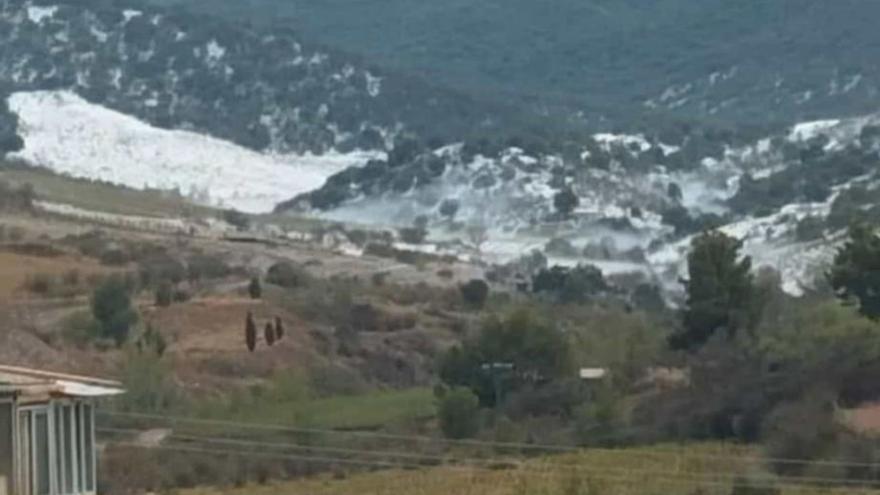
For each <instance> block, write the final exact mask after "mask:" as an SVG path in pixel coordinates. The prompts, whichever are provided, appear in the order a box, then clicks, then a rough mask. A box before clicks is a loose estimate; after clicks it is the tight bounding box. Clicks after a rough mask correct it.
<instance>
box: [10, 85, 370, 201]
mask: <svg viewBox="0 0 880 495" xmlns="http://www.w3.org/2000/svg"><path fill="white" fill-rule="evenodd" d="M9 106H10V108H11V109H12V111H14V112H15V113H17V114H18V116H19V119H20V122H21V124H20V129H21V134H22V138H23V139H24V142H25V147H24V149H23V150H22V151H20V152H18V153H15V154H14V155H13V156H14V157H16V158H19V159H22V160H24V161H26V162H27V163H30V164H33V165H40V166H45V167H47V168H49V169H51V170H54V171H56V172H59V173H62V174H68V175H71V176H74V177H80V178H86V179H96V180H102V181H108V182H112V183H116V184H121V185H126V186H129V187H133V188H143V187H151V188H157V189H167V190H173V189H178V190H181V191H187V190H204V191H209V194H210V201H211V203H213V204H215V205H218V206H224V207H233V208H237V209H239V210H242V211H247V212H255V213H258V212H266V211H271V210H272V208H273V207H274V206H275V205H276V204H277V203H279V202H281V201H283V200H286V199H290V198H292V197H294V196H296V195H297V194H300V193H304V192H308V191H311V190H313V189H316V188H318V187H320V186H321V185H323V184H324V182H325V181H326V179H327V177H329V176H330V175H332V174H334V173H337V172H339V171H341V170H343V169H345V168H347V167H349V166H354V165H361V164H363V163H365V162H366V161H367V160H368V159H369V158H370V156H368V154H366V153H350V154H327V155H323V156H312V155H293V154H290V155H269V154H265V153H259V152H256V151H252V150H249V149H246V148H243V147H240V146H238V145H236V144H233V143H230V142H228V141H223V140H220V139H216V138H212V137H208V136H205V135H202V134H198V133H195V132H188V131H171V130H164V129H158V128H155V127H152V126H150V125H148V124H146V123H144V122H141V121H139V120H137V119H135V118H133V117H131V116H128V115H125V114H122V113H119V112H116V111H113V110H109V109H107V108H104V107H101V106H99V105H94V104H91V103H89V102H87V101H85V100H84V99H82V98H81V97H79V96H77V95H76V94H74V93H71V92H67V91H40V92H20V93H14V94H13V95H11V96H10V97H9Z"/></svg>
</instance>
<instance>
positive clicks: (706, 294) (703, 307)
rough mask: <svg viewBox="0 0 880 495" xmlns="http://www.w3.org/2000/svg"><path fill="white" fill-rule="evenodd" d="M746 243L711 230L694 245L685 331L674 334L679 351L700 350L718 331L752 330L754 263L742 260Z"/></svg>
mask: <svg viewBox="0 0 880 495" xmlns="http://www.w3.org/2000/svg"><path fill="white" fill-rule="evenodd" d="M741 247H742V242H740V241H739V240H737V239H735V238H732V237H729V236H727V235H725V234H724V233H723V232H719V231H710V232H706V233H704V234H702V235H700V236H698V237H696V238H694V240H693V242H692V243H691V252H690V254H688V275H689V278H688V280H685V281H684V282H683V283H684V285H685V289H686V292H687V306H686V308H685V311H684V321H683V324H684V328H683V330H682V331H681V332H679V333H677V334H675V335H673V336H672V337H671V339H670V344H671V345H672V347H673V348H676V349H688V350H692V349H696V348H698V347H700V346H702V345H703V344H705V343H706V342H707V341H708V340H709V339H710V338H711V337H712V336H713V335H714V334H715V333H716V332H718V331H726V332H727V333H728V335H729V336H733V335H734V334H735V333H736V332H737V331H738V330H739V329H741V328H744V327H748V326H750V325H751V323H752V322H753V320H754V317H755V314H756V308H755V300H754V297H753V293H754V287H753V285H754V284H753V277H752V274H751V272H750V270H751V268H752V260H751V258H749V257H744V258H740V256H739V250H740V248H741Z"/></svg>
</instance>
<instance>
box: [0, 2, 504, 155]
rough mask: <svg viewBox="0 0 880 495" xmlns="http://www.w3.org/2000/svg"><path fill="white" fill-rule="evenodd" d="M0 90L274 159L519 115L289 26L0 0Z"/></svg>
mask: <svg viewBox="0 0 880 495" xmlns="http://www.w3.org/2000/svg"><path fill="white" fill-rule="evenodd" d="M0 88H3V90H4V91H6V92H15V91H34V90H71V91H75V92H76V93H77V94H79V95H80V96H82V97H83V98H85V99H86V100H88V101H90V102H92V103H96V104H100V105H104V106H106V107H108V108H111V109H114V110H117V111H120V112H124V113H126V114H129V115H132V116H135V117H138V118H140V119H142V120H145V121H147V122H149V123H151V124H153V125H156V126H159V127H162V128H176V129H189V130H195V131H199V132H204V133H207V134H210V135H212V136H214V137H218V138H222V139H226V140H229V141H232V142H234V143H237V144H240V145H242V146H245V147H248V148H251V149H256V150H266V149H271V150H273V151H276V152H290V151H296V152H306V151H310V152H314V153H323V152H326V151H328V150H331V149H338V150H343V151H347V150H351V149H354V148H360V149H384V148H385V146H386V144H387V142H388V141H392V140H393V138H394V136H395V135H396V134H398V133H400V132H402V131H408V132H414V133H417V134H419V135H423V136H425V137H426V138H430V137H436V138H439V139H445V138H448V137H449V136H460V135H463V134H469V133H476V132H482V131H490V130H491V129H492V128H494V127H497V126H500V125H506V124H500V122H503V121H505V118H506V117H508V116H510V117H511V119H514V117H513V116H514V115H516V113H517V112H515V111H512V110H509V109H506V108H505V107H502V106H493V105H488V104H481V103H479V102H475V101H474V100H473V99H471V98H469V97H467V96H464V95H462V94H459V93H455V92H452V91H447V90H443V89H440V88H437V87H433V86H431V85H429V84H426V83H424V82H421V81H419V80H417V79H413V78H409V77H405V76H398V75H396V74H391V73H388V72H387V71H383V70H380V69H376V68H373V67H368V66H367V65H365V64H363V63H361V62H360V61H359V60H358V59H357V58H355V57H350V56H346V55H344V54H340V53H338V52H335V51H333V50H330V49H325V48H321V47H317V46H314V45H309V44H307V43H305V42H303V41H301V40H300V38H299V36H298V35H297V34H296V33H294V32H293V31H291V30H290V29H286V28H272V29H252V28H249V27H247V26H246V25H244V24H243V23H241V22H235V23H233V22H225V21H222V20H218V19H216V18H214V17H210V16H196V15H193V14H188V13H185V12H180V11H168V10H163V9H155V8H149V9H145V8H137V9H136V8H133V7H129V8H125V7H111V6H107V4H106V3H105V2H101V1H99V0H94V1H89V0H67V1H61V2H54V3H42V4H37V3H34V2H29V1H26V0H0Z"/></svg>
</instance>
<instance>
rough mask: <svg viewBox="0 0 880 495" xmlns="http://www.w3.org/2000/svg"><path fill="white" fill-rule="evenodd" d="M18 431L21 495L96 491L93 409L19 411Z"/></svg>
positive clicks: (59, 407)
mask: <svg viewBox="0 0 880 495" xmlns="http://www.w3.org/2000/svg"><path fill="white" fill-rule="evenodd" d="M18 428H19V455H18V458H19V459H21V462H19V463H18V478H17V479H18V480H19V484H18V485H17V486H19V487H21V489H20V490H19V491H20V492H21V495H78V494H83V493H94V492H95V446H94V444H95V439H94V410H93V407H92V406H91V405H90V404H82V403H57V404H55V405H54V406H52V407H45V406H43V407H36V408H25V409H21V410H20V413H19V424H18ZM0 495H2V493H0Z"/></svg>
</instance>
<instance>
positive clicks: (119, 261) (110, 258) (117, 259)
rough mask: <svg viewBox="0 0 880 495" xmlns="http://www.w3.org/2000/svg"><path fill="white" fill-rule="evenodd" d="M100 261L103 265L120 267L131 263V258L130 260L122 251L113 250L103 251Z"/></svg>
mask: <svg viewBox="0 0 880 495" xmlns="http://www.w3.org/2000/svg"><path fill="white" fill-rule="evenodd" d="M99 261H100V262H101V264H102V265H107V266H119V265H124V264H126V263H128V262H129V261H131V258H129V256H128V255H127V254H126V253H125V251H123V250H122V249H119V248H113V249H108V250H106V251H103V252H102V253H101V255H100V258H99Z"/></svg>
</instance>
